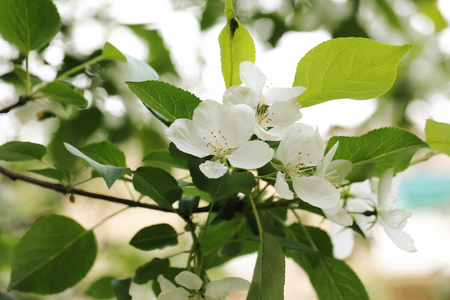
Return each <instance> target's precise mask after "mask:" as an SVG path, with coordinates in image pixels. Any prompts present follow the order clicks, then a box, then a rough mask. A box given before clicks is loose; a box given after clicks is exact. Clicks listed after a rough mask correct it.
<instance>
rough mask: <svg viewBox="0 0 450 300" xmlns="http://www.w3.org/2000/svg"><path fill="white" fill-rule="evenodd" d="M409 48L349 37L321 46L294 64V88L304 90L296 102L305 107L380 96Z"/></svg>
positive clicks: (390, 85) (389, 85)
mask: <svg viewBox="0 0 450 300" xmlns="http://www.w3.org/2000/svg"><path fill="white" fill-rule="evenodd" d="M411 47H412V46H411V45H402V46H391V45H387V44H382V43H379V42H376V41H372V40H369V39H364V38H353V37H351V38H337V39H332V40H329V41H326V42H323V43H321V44H319V45H318V46H316V47H314V48H313V49H311V50H310V51H309V52H308V53H306V55H305V56H304V57H303V58H302V59H301V60H300V62H299V63H298V66H297V71H296V74H295V79H294V86H304V87H306V91H305V92H304V93H303V94H301V95H300V96H299V97H298V100H297V101H298V102H300V103H301V104H302V106H303V107H306V106H311V105H315V104H319V103H322V102H325V101H329V100H334V99H342V98H350V99H356V100H364V99H371V98H375V97H378V96H381V95H383V94H384V93H386V92H387V91H388V90H389V89H390V88H391V87H392V85H393V83H394V81H395V77H396V76H397V73H396V71H397V65H398V63H399V62H400V60H401V59H402V57H403V56H404V55H405V54H406V53H407V52H408V51H409V50H410V49H411Z"/></svg>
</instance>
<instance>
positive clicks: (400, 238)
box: [380, 221, 417, 252]
mask: <svg viewBox="0 0 450 300" xmlns="http://www.w3.org/2000/svg"><path fill="white" fill-rule="evenodd" d="M380 224H381V225H382V226H383V228H384V231H385V232H386V234H387V235H388V236H389V238H390V239H391V240H392V241H393V242H394V243H395V244H396V245H397V246H398V247H399V248H400V249H403V250H405V251H408V252H414V251H417V249H416V246H415V245H414V241H413V239H412V238H411V236H410V235H409V234H407V233H406V232H404V231H403V230H401V229H397V228H392V227H390V226H388V225H386V224H385V223H384V222H382V221H381V222H380Z"/></svg>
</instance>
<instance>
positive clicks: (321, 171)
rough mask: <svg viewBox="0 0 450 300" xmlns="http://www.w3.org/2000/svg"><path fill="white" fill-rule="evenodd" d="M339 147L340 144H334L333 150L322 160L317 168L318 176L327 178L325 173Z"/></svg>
mask: <svg viewBox="0 0 450 300" xmlns="http://www.w3.org/2000/svg"><path fill="white" fill-rule="evenodd" d="M338 145H339V142H337V143H336V144H334V145H333V147H331V149H330V150H329V151H328V153H327V154H326V155H325V157H324V158H323V159H322V162H321V163H320V165H319V166H318V167H317V171H316V176H318V177H325V171H326V169H327V167H328V165H329V164H330V162H331V160H332V159H333V156H334V154H335V153H336V150H337V147H338Z"/></svg>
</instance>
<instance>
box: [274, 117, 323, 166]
mask: <svg viewBox="0 0 450 300" xmlns="http://www.w3.org/2000/svg"><path fill="white" fill-rule="evenodd" d="M314 136H316V132H315V131H314V128H313V127H311V126H309V125H306V124H301V123H299V124H295V125H294V126H292V127H291V128H290V129H289V131H288V132H286V135H285V136H284V137H283V139H282V140H281V142H280V146H279V147H278V151H277V156H278V159H279V160H280V161H281V162H283V164H284V165H287V164H289V163H290V162H291V161H292V159H294V158H295V159H296V158H297V156H298V155H299V154H298V153H299V152H301V151H303V150H302V148H303V146H304V144H305V143H308V141H309V140H311V138H312V137H314ZM319 137H320V136H319ZM311 141H312V140H311ZM311 141H309V142H311ZM314 141H315V140H314ZM315 142H316V144H317V145H316V146H317V147H321V148H322V149H323V143H322V138H321V137H320V142H318V141H315ZM319 152H320V151H319ZM322 155H323V150H322V153H321V154H320V158H319V160H318V161H317V164H318V163H319V162H320V160H321V159H322Z"/></svg>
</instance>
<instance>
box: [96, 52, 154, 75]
mask: <svg viewBox="0 0 450 300" xmlns="http://www.w3.org/2000/svg"><path fill="white" fill-rule="evenodd" d="M103 58H104V59H112V60H118V61H122V62H126V63H127V65H128V71H129V72H130V75H131V78H132V79H133V81H146V80H158V79H159V75H158V73H156V71H155V70H154V69H153V68H152V67H150V66H149V65H148V64H147V63H146V62H144V61H142V60H140V59H137V58H134V57H133V56H131V55H128V54H126V53H124V52H121V51H120V50H119V49H117V48H116V47H114V46H113V45H112V44H110V43H105V45H104V46H103Z"/></svg>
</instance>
